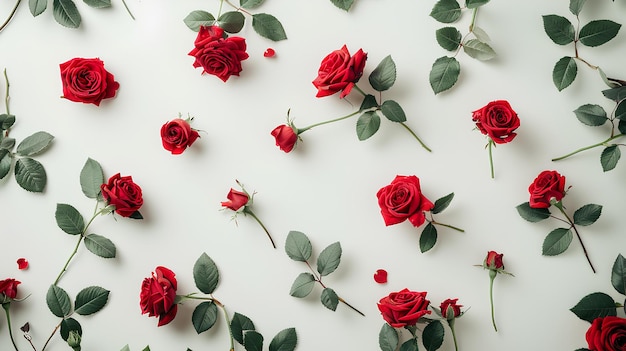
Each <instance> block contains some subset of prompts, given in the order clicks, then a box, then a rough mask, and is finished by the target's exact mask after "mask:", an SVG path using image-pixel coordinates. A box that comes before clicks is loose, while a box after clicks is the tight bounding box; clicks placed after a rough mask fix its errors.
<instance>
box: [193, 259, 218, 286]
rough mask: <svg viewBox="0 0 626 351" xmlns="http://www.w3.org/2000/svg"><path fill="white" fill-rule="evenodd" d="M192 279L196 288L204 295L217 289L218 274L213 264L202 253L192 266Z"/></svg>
mask: <svg viewBox="0 0 626 351" xmlns="http://www.w3.org/2000/svg"><path fill="white" fill-rule="evenodd" d="M193 279H194V281H195V283H196V287H197V288H198V289H199V290H200V291H201V292H203V293H205V294H212V293H213V291H215V288H217V284H218V283H219V280H220V273H219V271H218V269H217V265H215V262H213V260H212V259H211V258H210V257H209V256H208V255H207V254H206V253H204V252H203V253H202V255H200V257H199V258H198V259H197V260H196V263H195V264H194V265H193Z"/></svg>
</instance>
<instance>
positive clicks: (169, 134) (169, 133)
mask: <svg viewBox="0 0 626 351" xmlns="http://www.w3.org/2000/svg"><path fill="white" fill-rule="evenodd" d="M199 137H200V135H199V134H198V131H197V130H195V129H192V128H191V125H190V124H189V121H187V120H184V119H182V118H176V119H173V120H171V121H169V122H167V123H165V124H164V125H163V126H162V127H161V143H162V144H163V148H165V150H167V151H170V152H171V153H172V155H179V154H182V153H183V151H185V150H186V149H187V148H188V147H190V146H191V145H192V144H193V143H194V142H195V141H196V139H198V138H199Z"/></svg>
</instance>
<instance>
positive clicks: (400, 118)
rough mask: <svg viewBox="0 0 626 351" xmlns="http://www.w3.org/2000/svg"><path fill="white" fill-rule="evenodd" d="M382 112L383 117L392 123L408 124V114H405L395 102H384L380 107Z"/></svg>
mask: <svg viewBox="0 0 626 351" xmlns="http://www.w3.org/2000/svg"><path fill="white" fill-rule="evenodd" d="M380 111H381V112H382V113H383V116H385V117H387V119H388V120H390V121H392V122H397V123H402V122H406V114H405V113H404V110H403V109H402V107H400V104H398V103H397V102H395V101H394V100H386V101H385V102H383V104H382V105H381V106H380Z"/></svg>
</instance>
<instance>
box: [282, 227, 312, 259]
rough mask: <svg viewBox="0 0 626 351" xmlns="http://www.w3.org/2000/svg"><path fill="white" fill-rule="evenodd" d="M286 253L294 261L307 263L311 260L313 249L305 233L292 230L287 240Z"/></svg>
mask: <svg viewBox="0 0 626 351" xmlns="http://www.w3.org/2000/svg"><path fill="white" fill-rule="evenodd" d="M285 252H286V253H287V256H289V258H291V259H292V260H294V261H299V262H306V261H307V260H308V259H309V258H311V253H312V252H313V247H312V246H311V241H309V238H307V236H306V235H304V233H302V232H298V231H295V230H292V231H290V232H289V234H287V239H286V240H285Z"/></svg>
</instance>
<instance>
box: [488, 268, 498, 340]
mask: <svg viewBox="0 0 626 351" xmlns="http://www.w3.org/2000/svg"><path fill="white" fill-rule="evenodd" d="M496 275H498V272H497V271H495V270H493V269H490V270H489V302H490V304H491V324H493V329H494V330H495V331H496V332H497V331H498V327H496V317H495V314H494V310H493V281H494V280H495V279H496Z"/></svg>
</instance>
